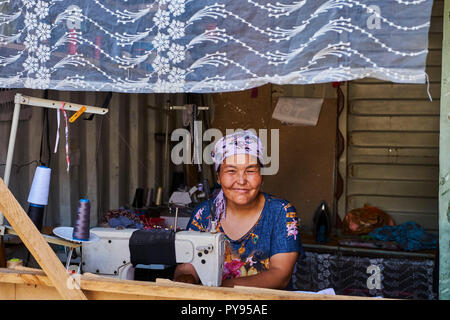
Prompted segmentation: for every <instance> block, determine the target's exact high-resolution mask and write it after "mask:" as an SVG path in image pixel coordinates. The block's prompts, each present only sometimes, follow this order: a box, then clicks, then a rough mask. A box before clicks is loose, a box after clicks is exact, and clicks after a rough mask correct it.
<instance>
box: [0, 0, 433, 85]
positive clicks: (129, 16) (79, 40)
mask: <svg viewBox="0 0 450 320" xmlns="http://www.w3.org/2000/svg"><path fill="white" fill-rule="evenodd" d="M0 2H1V4H2V12H1V15H0V25H2V27H3V26H4V28H0V65H1V68H2V72H1V73H0V87H4V88H21V87H25V88H32V89H55V90H70V91H74V90H75V91H115V92H129V93H158V92H165V93H171V92H196V93H213V92H225V91H241V90H245V89H250V88H254V87H258V86H261V85H263V84H266V83H274V84H312V83H327V82H333V81H348V80H355V79H362V78H366V77H370V78H377V79H381V80H384V81H392V82H396V83H425V64H426V58H427V54H428V32H429V29H430V18H431V9H432V6H433V0H279V1H273V0H242V1H229V0H202V1H192V0H155V1H148V0H127V1H116V0H79V1H56V0H52V1H44V0H9V1H0ZM431 80H437V79H431Z"/></svg>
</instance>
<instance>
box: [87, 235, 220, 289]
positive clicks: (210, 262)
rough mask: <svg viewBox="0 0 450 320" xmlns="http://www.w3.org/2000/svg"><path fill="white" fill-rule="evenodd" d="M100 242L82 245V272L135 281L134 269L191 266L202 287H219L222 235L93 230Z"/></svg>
mask: <svg viewBox="0 0 450 320" xmlns="http://www.w3.org/2000/svg"><path fill="white" fill-rule="evenodd" d="M91 232H92V233H95V234H96V235H97V236H98V237H99V238H100V240H99V241H97V242H93V243H83V244H82V269H83V272H90V273H97V274H101V275H106V276H110V277H116V278H120V279H127V280H134V271H135V268H136V267H140V266H150V268H152V267H153V268H155V269H157V268H158V266H162V265H174V264H176V263H191V264H192V265H193V266H194V268H195V270H196V271H197V274H198V276H199V278H200V281H201V283H202V284H203V285H206V286H220V285H221V284H222V273H223V262H224V253H225V247H224V235H223V234H222V233H209V232H196V231H179V232H176V233H175V232H173V231H171V230H165V229H150V230H137V229H122V230H116V229H113V228H92V229H91Z"/></svg>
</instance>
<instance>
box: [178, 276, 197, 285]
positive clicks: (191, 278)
mask: <svg viewBox="0 0 450 320" xmlns="http://www.w3.org/2000/svg"><path fill="white" fill-rule="evenodd" d="M173 280H174V281H176V282H184V283H192V284H197V280H196V279H195V277H194V276H193V275H192V274H180V275H178V276H177V277H176V278H174V279H173Z"/></svg>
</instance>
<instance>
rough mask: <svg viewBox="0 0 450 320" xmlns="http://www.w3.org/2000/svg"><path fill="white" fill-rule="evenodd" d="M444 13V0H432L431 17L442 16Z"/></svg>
mask: <svg viewBox="0 0 450 320" xmlns="http://www.w3.org/2000/svg"><path fill="white" fill-rule="evenodd" d="M443 13H444V0H434V2H433V7H432V9H431V16H432V17H442V15H443Z"/></svg>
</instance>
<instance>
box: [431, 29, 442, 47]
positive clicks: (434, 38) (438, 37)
mask: <svg viewBox="0 0 450 320" xmlns="http://www.w3.org/2000/svg"><path fill="white" fill-rule="evenodd" d="M428 48H429V49H442V33H441V32H436V33H429V34H428Z"/></svg>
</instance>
